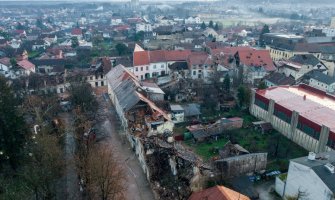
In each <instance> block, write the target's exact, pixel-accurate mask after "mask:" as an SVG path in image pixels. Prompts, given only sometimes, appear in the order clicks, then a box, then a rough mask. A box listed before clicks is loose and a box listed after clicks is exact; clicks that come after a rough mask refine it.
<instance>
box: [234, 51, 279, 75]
mask: <svg viewBox="0 0 335 200" xmlns="http://www.w3.org/2000/svg"><path fill="white" fill-rule="evenodd" d="M237 54H238V56H239V58H240V63H241V64H244V65H246V66H263V67H264V69H265V70H266V71H275V70H276V68H275V65H274V63H273V61H272V59H271V56H270V52H269V51H268V50H256V49H246V50H239V51H238V52H237Z"/></svg>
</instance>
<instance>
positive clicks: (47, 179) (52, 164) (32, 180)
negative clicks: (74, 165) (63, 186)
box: [20, 132, 64, 200]
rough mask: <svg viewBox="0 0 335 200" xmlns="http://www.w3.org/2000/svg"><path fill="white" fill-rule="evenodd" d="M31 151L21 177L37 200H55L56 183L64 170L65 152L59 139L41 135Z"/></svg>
mask: <svg viewBox="0 0 335 200" xmlns="http://www.w3.org/2000/svg"><path fill="white" fill-rule="evenodd" d="M35 141H36V143H35V142H32V143H31V144H30V145H29V148H28V149H27V150H28V151H29V153H28V156H27V158H26V164H25V165H24V167H23V169H22V172H21V174H20V175H21V176H22V177H23V180H24V181H25V182H26V183H27V187H28V188H29V189H30V190H31V191H32V193H33V194H34V196H35V199H36V200H39V199H55V196H56V182H57V180H58V179H59V178H60V177H61V176H62V171H63V169H64V159H63V152H62V150H61V148H60V145H59V143H58V138H57V137H56V136H52V135H49V134H45V133H41V132H40V133H39V134H38V135H37V136H36V138H35Z"/></svg>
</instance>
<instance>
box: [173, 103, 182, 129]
mask: <svg viewBox="0 0 335 200" xmlns="http://www.w3.org/2000/svg"><path fill="white" fill-rule="evenodd" d="M170 109H171V114H172V116H171V119H172V121H173V123H175V124H177V123H182V122H184V120H185V119H184V108H183V107H182V106H181V105H178V104H173V105H172V104H171V105H170Z"/></svg>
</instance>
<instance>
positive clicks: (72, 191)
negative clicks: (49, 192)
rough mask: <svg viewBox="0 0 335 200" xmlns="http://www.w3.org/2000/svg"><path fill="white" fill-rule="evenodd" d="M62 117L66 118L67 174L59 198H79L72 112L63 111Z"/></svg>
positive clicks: (75, 199)
mask: <svg viewBox="0 0 335 200" xmlns="http://www.w3.org/2000/svg"><path fill="white" fill-rule="evenodd" d="M61 118H62V119H63V120H64V125H65V131H66V132H65V144H64V156H65V164H66V169H65V175H64V177H63V183H65V184H64V185H63V186H62V187H65V188H64V189H63V194H62V195H60V197H59V198H58V199H62V200H79V199H81V198H80V197H81V194H80V191H79V185H78V176H77V171H76V166H75V157H74V152H75V148H76V141H75V138H74V130H73V119H72V115H71V114H70V113H62V114H61Z"/></svg>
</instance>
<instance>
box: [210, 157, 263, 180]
mask: <svg viewBox="0 0 335 200" xmlns="http://www.w3.org/2000/svg"><path fill="white" fill-rule="evenodd" d="M266 164H267V153H252V154H246V155H240V156H234V157H229V158H225V159H222V160H217V161H215V167H216V169H217V170H218V171H219V172H220V173H222V176H223V177H225V178H230V177H235V176H239V175H242V174H247V173H253V172H259V171H261V170H265V169H266Z"/></svg>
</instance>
